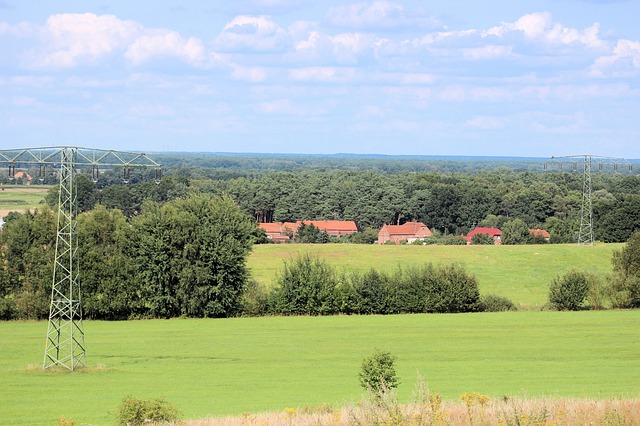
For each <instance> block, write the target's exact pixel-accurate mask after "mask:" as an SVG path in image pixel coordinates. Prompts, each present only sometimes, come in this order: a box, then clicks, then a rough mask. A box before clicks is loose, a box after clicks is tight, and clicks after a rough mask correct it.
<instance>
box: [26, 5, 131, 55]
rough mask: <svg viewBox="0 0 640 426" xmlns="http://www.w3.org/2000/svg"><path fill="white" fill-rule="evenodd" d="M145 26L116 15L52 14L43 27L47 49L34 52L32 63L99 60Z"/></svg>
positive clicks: (42, 31)
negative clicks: (123, 19) (121, 18)
mask: <svg viewBox="0 0 640 426" xmlns="http://www.w3.org/2000/svg"><path fill="white" fill-rule="evenodd" d="M142 30H143V28H142V26H141V25H140V24H138V23H136V22H134V21H122V20H120V19H118V18H117V17H115V16H113V15H102V16H97V15H94V14H93V13H84V14H70V13H65V14H59V15H52V16H50V17H49V19H47V22H46V24H45V25H44V27H43V28H42V29H41V38H42V40H43V42H44V49H43V51H40V52H32V54H31V55H30V56H31V58H30V59H31V60H32V62H31V64H32V65H33V66H35V67H39V68H70V67H74V66H77V65H81V64H86V63H89V64H92V63H96V62H98V61H99V60H100V59H102V58H103V57H105V56H107V55H110V54H112V53H114V52H116V51H118V50H122V49H123V48H124V47H125V46H127V44H129V43H131V42H132V41H133V40H134V39H135V37H136V36H138V35H139V34H140V33H141V32H142Z"/></svg>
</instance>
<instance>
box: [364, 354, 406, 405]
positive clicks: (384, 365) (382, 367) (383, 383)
mask: <svg viewBox="0 0 640 426" xmlns="http://www.w3.org/2000/svg"><path fill="white" fill-rule="evenodd" d="M396 359H397V357H396V356H394V355H392V354H391V352H389V351H385V350H382V349H378V348H376V349H374V351H373V353H372V354H371V355H369V356H368V357H365V358H364V359H363V360H362V367H361V369H360V373H359V374H358V377H359V379H360V386H362V387H363V388H364V389H365V390H367V391H370V392H372V393H373V394H374V395H376V396H379V395H382V394H384V393H385V392H386V391H388V390H390V389H395V388H397V387H398V385H399V384H400V380H399V379H398V375H397V373H396V367H395V362H396Z"/></svg>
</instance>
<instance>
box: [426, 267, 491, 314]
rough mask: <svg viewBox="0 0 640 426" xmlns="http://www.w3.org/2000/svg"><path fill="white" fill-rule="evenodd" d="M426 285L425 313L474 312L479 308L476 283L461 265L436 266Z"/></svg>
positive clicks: (474, 278) (473, 277)
mask: <svg viewBox="0 0 640 426" xmlns="http://www.w3.org/2000/svg"><path fill="white" fill-rule="evenodd" d="M427 285H428V288H427V292H426V293H427V296H426V297H427V300H426V303H425V311H426V312H437V313H454V312H475V311H477V310H478V309H479V307H480V306H479V302H480V292H479V291H478V281H477V280H476V277H475V276H473V275H470V274H468V273H467V271H466V270H465V269H464V267H463V266H462V265H457V264H452V265H444V266H438V267H437V268H435V269H433V273H432V274H431V276H430V277H429V280H428V284H427Z"/></svg>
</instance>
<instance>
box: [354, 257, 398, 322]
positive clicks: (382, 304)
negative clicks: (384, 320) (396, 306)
mask: <svg viewBox="0 0 640 426" xmlns="http://www.w3.org/2000/svg"><path fill="white" fill-rule="evenodd" d="M351 285H352V287H353V290H354V293H355V294H354V299H355V300H354V302H355V303H354V310H355V312H356V313H358V314H387V313H389V277H388V276H387V274H385V273H382V272H378V271H376V270H375V269H373V268H372V269H370V270H369V271H368V272H366V273H365V274H362V275H360V274H357V273H354V274H353V275H351Z"/></svg>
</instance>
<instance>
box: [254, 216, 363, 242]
mask: <svg viewBox="0 0 640 426" xmlns="http://www.w3.org/2000/svg"><path fill="white" fill-rule="evenodd" d="M303 222H304V224H305V225H313V226H315V227H316V228H318V229H319V230H321V231H324V232H326V233H327V234H328V235H329V236H330V237H336V238H337V237H341V236H343V235H349V234H353V233H356V232H358V227H357V226H356V223H355V222H354V221H352V220H298V221H296V222H284V223H259V224H258V226H259V227H260V228H262V229H264V231H265V232H266V234H267V238H270V239H272V240H273V241H274V242H277V243H283V242H287V241H289V240H290V238H291V237H292V236H293V235H295V234H296V232H297V231H298V228H299V227H300V225H302V223H303Z"/></svg>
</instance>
